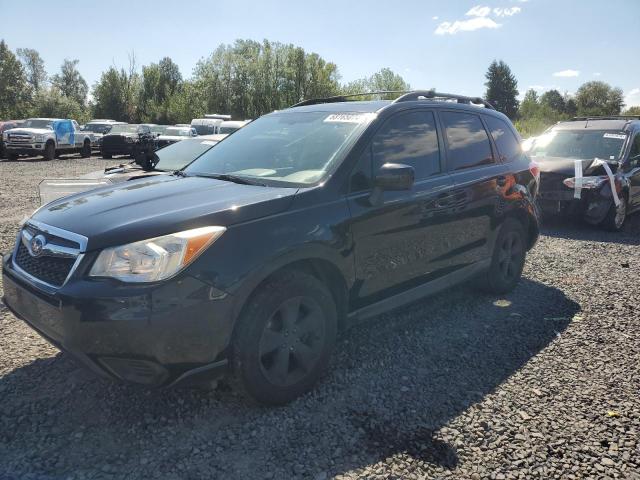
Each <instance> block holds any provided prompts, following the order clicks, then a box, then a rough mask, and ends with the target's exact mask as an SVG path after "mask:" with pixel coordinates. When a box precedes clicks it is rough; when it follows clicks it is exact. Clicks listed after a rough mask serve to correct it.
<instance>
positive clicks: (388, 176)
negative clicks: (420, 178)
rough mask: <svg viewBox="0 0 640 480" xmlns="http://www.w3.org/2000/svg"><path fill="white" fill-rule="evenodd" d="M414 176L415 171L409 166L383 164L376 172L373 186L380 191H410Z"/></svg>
mask: <svg viewBox="0 0 640 480" xmlns="http://www.w3.org/2000/svg"><path fill="white" fill-rule="evenodd" d="M415 176H416V175H415V170H414V169H413V167H410V166H409V165H403V164H401V163H385V164H384V165H382V167H380V170H378V173H377V175H376V178H375V180H374V186H375V187H377V188H379V189H380V190H389V191H397V190H410V189H411V187H412V186H413V182H414V180H415Z"/></svg>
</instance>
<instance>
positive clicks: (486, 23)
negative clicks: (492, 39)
mask: <svg viewBox="0 0 640 480" xmlns="http://www.w3.org/2000/svg"><path fill="white" fill-rule="evenodd" d="M501 26H502V25H501V24H499V23H496V22H494V21H493V20H491V19H490V18H487V17H475V18H471V19H469V20H456V21H455V22H442V23H441V24H440V25H438V28H436V30H435V32H434V33H435V34H436V35H446V34H449V35H455V34H456V33H458V32H472V31H474V30H480V29H481V28H500V27H501Z"/></svg>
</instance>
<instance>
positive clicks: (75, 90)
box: [51, 59, 89, 106]
mask: <svg viewBox="0 0 640 480" xmlns="http://www.w3.org/2000/svg"><path fill="white" fill-rule="evenodd" d="M78 63H79V60H69V59H65V60H64V62H63V63H62V66H61V67H60V73H57V74H55V75H54V76H53V77H51V83H52V85H53V86H54V87H55V88H57V89H58V90H59V91H60V93H61V94H62V95H64V96H65V97H69V98H72V99H73V100H75V101H76V102H77V103H78V104H80V105H83V106H84V104H85V103H86V101H87V92H88V91H89V87H88V86H87V82H86V81H85V79H84V78H82V75H80V72H79V71H78V69H77V66H78Z"/></svg>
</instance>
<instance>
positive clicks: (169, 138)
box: [158, 126, 198, 149]
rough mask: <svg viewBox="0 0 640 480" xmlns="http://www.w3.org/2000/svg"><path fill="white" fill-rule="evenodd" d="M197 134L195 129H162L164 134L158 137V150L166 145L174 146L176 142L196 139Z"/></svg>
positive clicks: (189, 127) (175, 127) (176, 127)
mask: <svg viewBox="0 0 640 480" xmlns="http://www.w3.org/2000/svg"><path fill="white" fill-rule="evenodd" d="M197 136H198V132H197V131H196V129H195V128H193V127H191V126H188V127H178V126H174V127H167V128H165V129H164V132H163V133H162V134H161V135H160V136H158V149H161V148H164V147H166V146H167V145H171V144H174V143H176V142H180V141H182V140H185V139H187V138H191V137H197Z"/></svg>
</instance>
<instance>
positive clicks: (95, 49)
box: [0, 0, 640, 105]
mask: <svg viewBox="0 0 640 480" xmlns="http://www.w3.org/2000/svg"><path fill="white" fill-rule="evenodd" d="M390 5H391V6H392V8H390V7H389V6H390ZM0 12H2V13H1V20H0V38H4V39H5V40H6V41H7V43H8V44H9V47H10V48H11V49H13V50H15V49H16V48H18V47H30V48H35V49H36V50H38V51H39V52H40V54H41V55H42V57H43V58H44V60H45V62H46V67H47V70H48V71H49V73H54V72H55V71H57V69H58V68H59V66H60V64H61V63H62V60H63V59H64V58H77V59H79V60H80V64H79V69H80V72H81V73H82V75H83V76H84V77H85V79H86V80H87V82H88V83H89V85H93V83H94V82H95V81H96V80H97V79H98V78H99V76H100V73H101V72H102V71H103V70H104V69H106V68H107V67H108V66H109V65H111V64H115V65H116V66H124V65H126V64H127V62H128V60H127V56H128V53H129V52H131V51H134V52H135V54H136V57H137V61H138V65H143V64H147V63H150V62H157V61H158V60H159V59H160V58H162V57H163V56H169V57H171V58H172V59H173V60H174V61H175V62H176V63H177V64H178V65H179V66H180V68H181V71H182V74H183V76H185V77H189V76H190V75H191V72H192V70H193V67H194V66H195V64H196V62H197V61H198V60H199V59H200V58H202V57H206V56H208V55H209V54H210V53H211V52H212V51H213V50H214V49H215V48H216V46H218V45H219V44H220V43H230V42H232V41H233V40H234V39H237V38H251V39H255V40H262V39H264V38H267V39H269V40H274V41H280V42H284V43H294V44H296V45H299V46H302V47H303V48H305V49H306V50H307V51H313V52H316V53H318V54H320V55H321V56H322V57H324V58H325V59H326V60H329V61H332V62H335V63H336V64H337V65H338V67H339V70H340V74H341V76H342V81H349V80H354V79H356V78H360V77H362V76H365V75H369V74H371V73H373V72H374V71H376V70H379V69H380V68H382V67H389V68H391V69H393V70H394V71H396V72H398V73H400V74H401V75H403V77H404V78H405V79H406V80H407V81H409V82H410V83H411V86H412V87H414V88H431V87H437V88H438V90H441V91H447V92H456V93H463V94H468V95H481V94H483V93H484V85H483V83H484V73H485V71H486V69H487V66H488V65H489V63H490V62H491V60H493V59H494V58H497V59H502V60H504V61H506V62H507V63H508V64H509V66H510V67H511V69H512V71H513V72H514V73H515V75H516V77H517V79H518V87H519V90H520V92H521V93H522V94H523V93H524V92H525V90H526V89H527V88H530V87H533V88H536V89H538V90H539V91H543V90H544V89H548V88H557V89H558V90H560V91H562V92H564V91H568V92H570V93H571V92H574V91H575V90H576V89H577V88H578V86H579V85H580V84H581V83H583V82H586V81H589V80H603V81H606V82H608V83H610V84H612V85H614V86H618V87H620V88H622V89H623V91H624V92H625V95H626V100H627V103H628V104H629V105H640V60H638V58H639V57H638V55H639V53H640V51H639V45H640V0H607V1H602V0H599V1H598V0H582V1H568V0H555V1H554V0H525V1H523V0H490V1H483V2H478V1H462V0H459V1H430V0H422V1H414V0H396V1H395V2H388V1H386V2H378V1H377V0H368V1H366V2H364V1H362V2H360V1H351V2H350V1H348V0H341V1H334V0H321V1H317V0H315V1H313V0H312V1H309V0H307V1H304V0H283V1H278V2H276V1H269V0H244V1H238V0H216V1H207V2H205V1H197V0H188V1H183V2H179V1H176V0H171V1H165V0H156V1H153V2H152V1H144V0H139V1H135V2H134V1H133V0H129V1H120V0H109V1H108V2H101V1H93V2H87V1H86V0H85V1H75V0H66V1H65V2H64V8H60V3H59V2H58V3H56V2H35V1H28V0H20V1H16V0H0Z"/></svg>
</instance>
